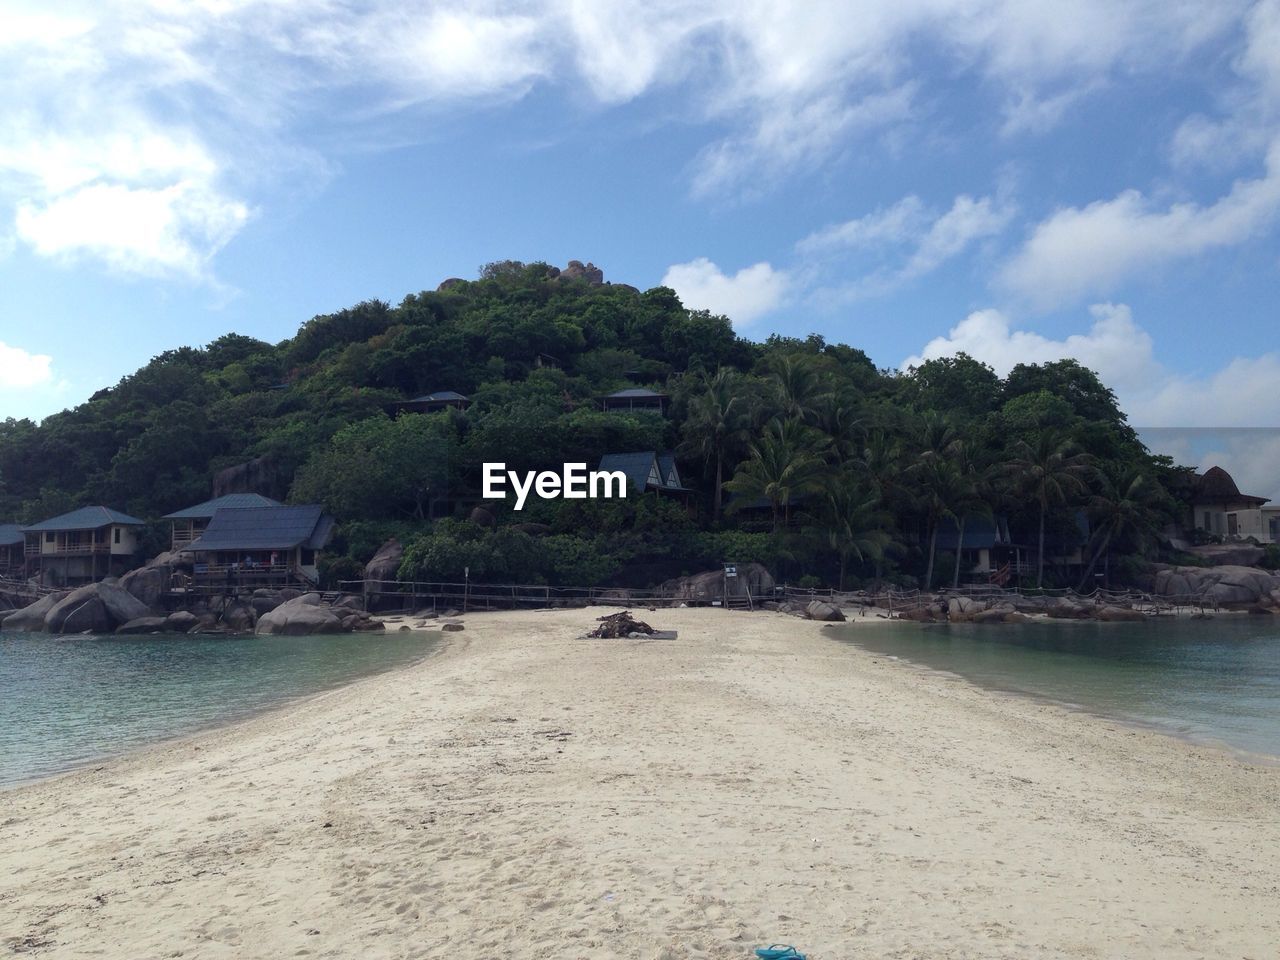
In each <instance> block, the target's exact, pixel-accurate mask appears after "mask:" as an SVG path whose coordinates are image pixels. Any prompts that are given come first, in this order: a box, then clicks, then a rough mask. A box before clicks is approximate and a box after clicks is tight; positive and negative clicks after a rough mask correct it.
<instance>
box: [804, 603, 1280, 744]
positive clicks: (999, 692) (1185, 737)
mask: <svg viewBox="0 0 1280 960" xmlns="http://www.w3.org/2000/svg"><path fill="white" fill-rule="evenodd" d="M1235 612H1236V611H1232V613H1235ZM887 622H890V623H902V624H905V625H909V626H915V627H919V628H931V629H937V628H939V627H946V626H947V624H945V623H935V624H919V623H912V622H911V621H902V620H892V621H887ZM1036 623H1044V624H1054V625H1055V626H1059V625H1067V628H1068V629H1070V626H1069V625H1071V624H1076V623H1078V624H1080V625H1081V626H1084V625H1085V624H1090V623H1091V624H1094V625H1097V623H1098V621H1089V620H1085V621H1075V620H1053V619H1050V618H1048V617H1040V618H1035V619H1033V620H1032V621H1031V624H1022V625H1021V626H1030V625H1032V624H1036ZM825 626H826V627H827V628H828V629H829V630H838V629H839V628H840V627H841V626H842V624H839V623H828V624H826V625H825ZM964 626H969V625H968V624H964ZM1111 626H1115V627H1119V626H1121V625H1120V624H1112V625H1111ZM987 629H995V630H1000V629H1006V626H1005V625H1004V624H993V625H991V626H990V627H988V628H987ZM829 635H830V636H831V638H832V639H834V640H836V641H837V642H840V643H844V644H845V645H846V646H851V647H854V648H855V649H857V650H860V651H861V652H862V653H864V654H868V655H870V656H873V657H883V658H886V659H889V660H892V661H894V662H896V663H900V664H902V665H903V666H905V667H907V668H908V669H911V670H921V671H924V672H925V673H930V674H935V675H937V676H940V677H944V678H947V679H952V680H957V681H959V682H961V683H965V684H968V685H969V686H970V687H972V688H973V689H974V690H976V691H977V692H979V693H983V694H990V695H992V696H999V697H1012V698H1013V699H1015V700H1024V701H1027V702H1030V703H1037V704H1041V705H1044V706H1050V707H1054V708H1055V709H1058V710H1062V711H1063V712H1064V713H1068V714H1071V715H1073V716H1085V717H1090V718H1092V719H1094V720H1097V721H1100V722H1104V723H1118V724H1122V725H1124V726H1127V727H1132V728H1133V729H1135V730H1141V731H1143V732H1146V733H1151V734H1155V735H1156V736H1160V737H1165V738H1167V739H1170V740H1175V741H1177V742H1179V743H1185V744H1187V745H1189V746H1193V747H1203V748H1205V749H1209V750H1215V751H1217V752H1219V753H1221V754H1223V755H1224V756H1227V757H1231V758H1233V759H1235V760H1238V761H1240V762H1241V763H1246V764H1254V765H1259V766H1266V767H1276V768H1280V753H1276V754H1270V753H1259V752H1257V751H1253V750H1246V749H1244V748H1243V747H1237V746H1235V745H1233V744H1231V743H1228V742H1227V741H1225V740H1220V739H1217V738H1214V737H1205V736H1196V735H1194V734H1192V733H1190V732H1186V731H1182V730H1179V729H1177V728H1176V727H1174V726H1172V725H1171V724H1168V723H1161V722H1160V721H1158V720H1147V719H1143V718H1140V717H1133V716H1123V715H1121V714H1119V713H1108V712H1106V711H1105V710H1103V709H1102V708H1100V707H1094V706H1090V705H1088V704H1084V703H1076V702H1074V701H1070V700H1065V699H1062V698H1060V697H1055V696H1052V695H1050V694H1046V693H1038V692H1036V691H1033V690H1023V689H1019V688H1017V687H1012V686H1003V685H1001V684H998V683H994V682H986V681H982V680H978V679H975V678H973V677H967V676H965V675H964V674H962V673H958V672H956V671H954V670H948V669H946V668H945V667H939V666H934V665H933V664H929V663H922V662H921V661H919V660H915V659H913V658H912V657H910V656H908V655H905V654H901V653H885V652H882V651H877V650H872V649H870V648H867V647H862V646H859V645H858V644H857V643H856V642H853V641H844V640H841V639H840V638H839V637H838V636H837V635H836V634H835V633H834V632H832V633H829Z"/></svg>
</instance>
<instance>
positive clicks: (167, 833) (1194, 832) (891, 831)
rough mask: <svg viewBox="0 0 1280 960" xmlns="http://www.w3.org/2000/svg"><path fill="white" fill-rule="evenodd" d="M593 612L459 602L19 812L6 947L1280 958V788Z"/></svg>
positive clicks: (1061, 726)
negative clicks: (472, 609)
mask: <svg viewBox="0 0 1280 960" xmlns="http://www.w3.org/2000/svg"><path fill="white" fill-rule="evenodd" d="M605 612H611V608H592V609H587V610H567V611H549V612H544V613H539V614H536V615H535V614H531V613H528V612H524V613H514V614H513V613H510V612H503V613H492V614H491V613H470V614H468V615H467V616H466V618H465V623H466V630H465V631H464V632H462V633H459V634H456V635H454V636H451V637H445V638H442V639H441V641H440V642H439V644H438V645H437V646H436V647H435V648H434V649H433V650H432V651H431V652H430V653H429V654H428V655H427V656H426V657H424V658H423V659H422V660H420V661H418V662H416V663H415V664H413V665H410V666H404V667H400V668H396V669H393V670H391V671H387V672H384V673H380V674H375V675H372V676H369V677H365V678H361V679H359V680H356V681H354V682H352V683H350V684H346V685H343V686H341V687H338V688H336V689H333V690H328V691H323V692H320V693H317V694H315V695H312V696H310V697H307V698H305V699H304V700H303V701H301V702H296V703H290V704H288V705H284V706H282V707H279V708H277V709H273V710H270V711H268V712H265V713H262V714H259V715H257V716H254V717H251V718H246V719H243V720H240V721H237V722H236V723H234V724H231V725H229V726H221V727H219V728H217V729H213V730H206V731H203V732H200V733H197V734H193V735H190V736H188V737H184V738H182V739H180V740H177V741H169V742H166V743H164V744H155V745H151V746H149V747H147V748H144V749H143V750H141V751H135V752H131V753H130V754H127V755H125V756H121V757H117V758H113V759H111V760H107V761H105V762H103V763H101V764H98V765H96V766H95V768H93V769H85V768H81V769H79V770H76V771H71V772H66V773H62V774H59V775H56V776H54V777H51V778H45V779H42V780H40V781H37V782H36V783H33V784H26V785H23V786H20V787H16V788H14V789H11V790H6V791H5V792H4V794H3V798H4V801H5V805H6V814H5V817H4V819H2V820H0V837H2V838H3V840H4V845H3V849H4V851H5V853H4V854H3V856H2V857H0V861H2V862H3V865H4V866H5V868H6V869H5V871H3V872H0V876H2V877H3V879H0V912H4V913H6V914H7V915H8V916H10V917H13V918H14V920H13V921H12V922H11V923H10V924H9V925H8V926H11V927H15V928H17V929H16V931H15V933H13V934H12V935H11V934H10V931H9V929H7V928H6V929H4V930H3V931H0V942H5V941H4V938H5V937H9V938H10V939H9V941H8V942H9V943H10V944H11V945H13V944H22V943H30V944H35V945H37V946H34V947H30V948H29V949H31V952H33V954H34V955H36V956H77V955H81V954H83V953H85V952H90V950H93V949H101V948H102V946H103V945H104V944H111V945H112V950H114V952H117V953H121V952H127V953H132V954H136V955H169V954H172V953H173V952H174V951H177V950H182V951H183V952H184V954H185V955H186V956H197V957H205V956H208V957H221V956H246V957H258V956H262V957H266V956H279V955H283V954H285V953H298V952H299V951H301V950H305V951H308V952H310V953H313V954H315V955H318V956H335V957H336V956H346V955H351V954H352V953H353V952H355V951H361V952H364V953H371V954H372V955H379V956H381V955H385V956H422V957H428V956H439V955H441V954H442V953H443V952H446V951H452V952H451V953H450V955H451V956H459V957H475V958H477V960H478V958H480V957H490V956H493V955H512V954H513V953H517V952H518V953H528V954H530V955H533V956H552V955H555V956H584V957H585V956H605V955H613V956H626V957H639V958H645V960H648V958H655V960H659V958H660V960H666V958H668V957H671V958H674V957H677V956H679V957H684V956H701V957H707V958H714V960H719V958H722V957H723V958H732V957H742V956H746V955H749V948H750V946H753V945H759V944H761V943H765V942H773V941H777V940H779V939H781V940H786V941H789V942H795V943H796V944H797V946H798V947H799V948H800V949H801V950H802V951H805V952H810V951H812V952H811V955H812V956H814V957H815V960H821V958H823V957H838V956H860V955H893V951H899V952H903V951H915V952H916V953H920V954H923V955H928V956H938V957H955V958H967V957H976V956H983V957H1009V958H1012V957H1023V956H1027V955H1036V956H1051V957H1058V956H1061V957H1077V956H1079V957H1084V956H1099V955H1101V956H1121V955H1123V956H1126V957H1135V958H1146V957H1153V958H1154V957H1156V956H1159V957H1161V958H1165V957H1180V956H1187V957H1190V956H1199V955H1203V954H1206V953H1208V954H1214V955H1225V956H1230V955H1241V956H1249V955H1251V953H1252V954H1256V955H1259V956H1261V955H1265V949H1264V948H1265V945H1266V944H1268V943H1273V942H1275V939H1276V938H1277V937H1278V936H1280V921H1277V920H1269V919H1267V918H1268V916H1269V915H1268V914H1267V913H1266V911H1265V909H1264V908H1263V906H1262V904H1263V903H1264V902H1270V900H1269V898H1270V897H1271V896H1272V895H1273V894H1274V892H1275V891H1274V876H1275V875H1276V871H1277V869H1278V868H1280V862H1277V861H1278V860H1280V854H1277V853H1276V850H1277V849H1280V843H1277V844H1270V843H1269V841H1270V840H1275V839H1277V838H1278V837H1280V828H1278V827H1277V825H1276V823H1275V819H1274V811H1275V810H1276V809H1277V808H1278V804H1280V771H1277V770H1276V769H1275V768H1272V767H1263V766H1256V765H1252V764H1249V763H1247V762H1245V761H1242V760H1239V759H1236V758H1233V757H1231V756H1229V755H1228V754H1226V753H1224V752H1223V751H1221V750H1219V749H1216V748H1212V747H1203V746H1198V745H1195V744H1193V743H1191V742H1188V741H1184V740H1181V739H1179V738H1175V737H1172V736H1169V735H1167V734H1165V733H1163V732H1148V731H1144V730H1140V729H1129V728H1123V729H1117V728H1116V727H1115V726H1112V724H1115V723H1117V721H1112V720H1106V719H1102V718H1099V717H1096V716H1094V715H1090V714H1077V713H1074V712H1072V711H1069V710H1068V709H1066V708H1064V707H1061V706H1057V705H1053V704H1045V703H1037V702H1036V701H1034V700H1032V699H1030V698H1028V697H1027V696H1025V695H1021V694H1017V693H1004V694H998V695H993V693H995V691H990V690H987V689H985V688H983V687H980V686H978V685H975V684H973V683H971V682H970V681H968V680H965V679H964V678H959V677H956V676H954V675H950V674H946V673H944V672H942V671H936V670H933V669H932V668H929V667H926V666H923V665H919V664H916V663H914V662H913V661H910V660H901V659H900V658H899V663H898V664H895V663H893V662H886V661H887V659H888V658H887V656H886V655H884V654H876V653H872V652H870V651H867V650H864V649H861V648H859V647H857V646H856V645H853V644H847V643H841V644H838V645H837V644H833V643H832V642H831V641H832V638H831V637H830V636H828V635H826V631H823V630H822V625H821V624H818V623H815V622H811V621H801V620H797V619H796V618H793V617H788V616H785V615H779V614H745V613H742V614H735V615H734V616H732V617H728V616H726V615H725V612H724V611H719V610H697V609H693V610H659V611H654V612H652V613H650V614H647V615H646V614H644V613H641V614H640V616H641V617H642V618H644V619H648V620H649V621H650V622H651V623H652V624H653V625H654V626H655V627H658V628H663V627H675V628H677V629H678V630H679V631H680V636H679V639H677V640H674V641H619V640H600V641H592V642H583V641H582V640H580V639H579V638H580V635H581V634H582V633H584V632H585V631H586V629H589V627H590V626H591V625H592V623H593V622H594V619H595V617H596V616H598V615H600V614H601V613H605ZM851 622H852V623H853V624H854V625H855V627H856V626H857V624H858V621H857V620H856V619H855V620H854V621H851ZM869 622H875V623H882V622H883V621H878V620H876V621H869ZM901 663H905V664H906V665H907V666H908V667H910V668H912V669H909V670H901V669H900V668H899V664H901ZM1267 877H1271V878H1272V879H1271V880H1269V881H1268V880H1267V879H1266V878H1267ZM97 897H102V898H103V902H101V903H99V902H98V900H97V899H96V898H97ZM54 904H58V905H61V906H59V907H58V908H57V909H56V910H53V909H52V905H54ZM1175 908H1176V909H1175ZM309 931H314V932H309ZM24 949H28V948H24ZM112 950H108V952H112ZM1259 950H1261V951H1262V952H1258V951H1259ZM1099 951H1100V952H1099Z"/></svg>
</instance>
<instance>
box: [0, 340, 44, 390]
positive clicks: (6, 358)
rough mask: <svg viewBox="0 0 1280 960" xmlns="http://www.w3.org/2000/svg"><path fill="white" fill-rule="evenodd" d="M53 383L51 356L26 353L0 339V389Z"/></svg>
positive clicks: (15, 388)
mask: <svg viewBox="0 0 1280 960" xmlns="http://www.w3.org/2000/svg"><path fill="white" fill-rule="evenodd" d="M51 383H53V358H52V357H49V356H46V355H44V354H42V353H28V352H27V351H26V350H23V349H22V348H21V347H11V346H9V345H8V344H7V343H5V342H4V341H3V340H0V390H27V389H30V388H31V387H39V386H45V385H48V384H51Z"/></svg>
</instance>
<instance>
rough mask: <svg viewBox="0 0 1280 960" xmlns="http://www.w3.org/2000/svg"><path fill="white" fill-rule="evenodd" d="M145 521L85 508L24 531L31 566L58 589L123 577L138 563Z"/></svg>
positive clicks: (113, 512) (42, 522) (104, 508)
mask: <svg viewBox="0 0 1280 960" xmlns="http://www.w3.org/2000/svg"><path fill="white" fill-rule="evenodd" d="M145 525H146V524H145V523H144V521H142V520H139V519H137V518H136V517H131V516H129V515H128V514H126V513H121V512H120V511H119V510H112V509H111V508H110V507H103V506H94V507H81V508H80V509H79V510H72V511H71V512H70V513H64V514H62V515H61V516H57V517H52V518H50V519H48V520H42V521H41V522H40V523H33V524H31V525H30V526H28V527H23V528H22V533H23V536H24V537H25V538H26V546H25V553H26V558H27V562H28V564H29V565H31V566H34V567H36V568H38V570H39V576H40V579H41V581H42V582H44V583H48V584H51V585H56V586H68V585H75V584H81V583H92V582H93V581H96V580H101V579H102V578H104V577H110V576H119V575H120V574H122V573H124V572H125V571H127V570H129V569H130V568H131V567H132V566H133V565H134V564H133V559H134V555H135V554H136V553H137V551H138V529H139V528H140V527H143V526H145Z"/></svg>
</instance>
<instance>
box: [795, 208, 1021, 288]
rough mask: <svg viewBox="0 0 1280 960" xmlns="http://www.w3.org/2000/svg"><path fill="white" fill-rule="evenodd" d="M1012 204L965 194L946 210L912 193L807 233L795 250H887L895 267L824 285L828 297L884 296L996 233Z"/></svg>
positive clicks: (825, 253) (826, 253) (814, 253)
mask: <svg viewBox="0 0 1280 960" xmlns="http://www.w3.org/2000/svg"><path fill="white" fill-rule="evenodd" d="M1013 213H1014V210H1013V208H1012V206H1011V205H1009V204H1007V203H1004V202H1001V201H997V200H994V199H992V198H991V197H981V198H979V199H977V200H975V199H974V198H973V197H971V196H969V195H967V194H962V195H961V196H958V197H956V199H955V201H954V202H953V203H952V205H951V208H950V209H949V210H947V211H946V212H945V213H941V214H937V213H933V212H931V211H929V210H928V209H927V208H926V207H925V205H924V203H923V202H922V201H921V200H920V198H919V197H917V196H914V195H911V196H907V197H904V198H903V199H901V200H899V201H898V202H897V203H895V204H894V205H893V206H891V207H887V208H883V209H880V210H876V211H875V212H873V213H869V214H867V215H866V216H863V217H859V218H857V219H854V220H848V221H845V222H844V223H839V224H835V225H833V226H830V227H826V228H824V229H822V230H819V231H817V232H816V233H813V234H810V235H809V236H808V237H805V238H804V239H803V240H801V241H800V242H799V243H798V244H797V245H796V249H797V250H798V251H799V252H800V253H801V254H804V255H805V256H808V257H819V258H821V257H827V258H832V257H836V256H839V255H840V254H842V253H845V252H848V251H869V252H872V253H881V254H884V253H888V254H889V255H891V256H892V257H893V258H894V261H895V262H894V263H893V265H891V266H884V267H880V268H878V269H876V270H874V271H872V272H870V273H867V274H865V275H863V276H862V277H860V278H859V279H857V280H854V281H852V282H850V283H845V284H842V285H839V286H836V287H830V288H824V289H822V290H821V291H820V292H819V294H818V296H819V298H820V299H823V300H827V301H834V302H840V301H849V300H856V299H861V298H864V297H870V296H882V295H884V294H886V293H889V292H891V291H892V290H894V289H896V288H898V287H899V286H901V285H902V284H904V283H907V282H909V281H911V280H915V279H917V278H919V277H922V276H925V275H926V274H928V273H932V272H933V271H934V270H936V269H938V267H940V266H942V265H943V264H944V263H946V262H947V261H948V260H951V259H953V258H954V257H957V256H959V255H960V254H961V253H963V252H964V251H965V250H967V249H968V248H969V247H970V246H971V245H973V244H974V243H976V242H977V241H979V240H982V239H984V238H987V237H991V236H994V235H996V234H998V233H1000V232H1001V231H1003V230H1004V228H1005V227H1006V226H1007V225H1008V224H1009V221H1010V220H1011V219H1012V218H1013Z"/></svg>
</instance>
